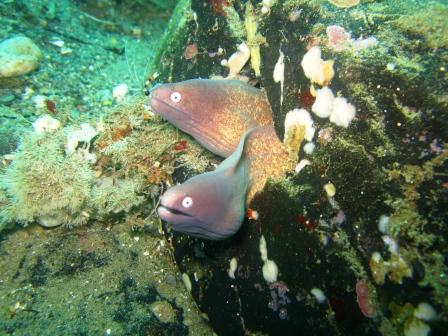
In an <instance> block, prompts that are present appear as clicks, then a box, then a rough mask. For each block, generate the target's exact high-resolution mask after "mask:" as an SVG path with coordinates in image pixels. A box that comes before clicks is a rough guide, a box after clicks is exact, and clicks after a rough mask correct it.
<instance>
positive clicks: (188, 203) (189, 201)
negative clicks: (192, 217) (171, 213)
mask: <svg viewBox="0 0 448 336" xmlns="http://www.w3.org/2000/svg"><path fill="white" fill-rule="evenodd" d="M192 205H193V200H192V199H191V197H185V198H184V199H183V200H182V206H183V207H184V208H189V207H191V206H192Z"/></svg>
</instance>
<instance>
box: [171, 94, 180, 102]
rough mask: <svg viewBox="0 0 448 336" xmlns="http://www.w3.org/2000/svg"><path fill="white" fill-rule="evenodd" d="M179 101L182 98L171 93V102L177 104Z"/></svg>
mask: <svg viewBox="0 0 448 336" xmlns="http://www.w3.org/2000/svg"><path fill="white" fill-rule="evenodd" d="M181 99H182V96H181V94H180V93H179V92H173V93H172V94H171V101H172V102H173V103H178V102H180V100H181Z"/></svg>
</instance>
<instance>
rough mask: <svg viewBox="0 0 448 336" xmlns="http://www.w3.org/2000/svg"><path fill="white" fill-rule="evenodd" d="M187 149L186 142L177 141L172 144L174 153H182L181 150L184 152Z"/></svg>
mask: <svg viewBox="0 0 448 336" xmlns="http://www.w3.org/2000/svg"><path fill="white" fill-rule="evenodd" d="M187 147H188V142H187V140H180V141H178V142H176V143H175V144H174V147H173V148H174V150H176V151H182V150H185V149H187Z"/></svg>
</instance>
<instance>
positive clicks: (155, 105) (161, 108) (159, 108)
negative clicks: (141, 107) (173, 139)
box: [151, 96, 184, 116]
mask: <svg viewBox="0 0 448 336" xmlns="http://www.w3.org/2000/svg"><path fill="white" fill-rule="evenodd" d="M151 107H152V109H153V111H154V112H156V113H157V114H162V115H163V116H166V115H167V114H170V113H173V112H177V113H184V112H183V111H182V110H180V109H178V108H176V107H174V106H173V105H170V104H168V103H167V102H165V101H164V100H162V99H159V98H157V97H154V96H151Z"/></svg>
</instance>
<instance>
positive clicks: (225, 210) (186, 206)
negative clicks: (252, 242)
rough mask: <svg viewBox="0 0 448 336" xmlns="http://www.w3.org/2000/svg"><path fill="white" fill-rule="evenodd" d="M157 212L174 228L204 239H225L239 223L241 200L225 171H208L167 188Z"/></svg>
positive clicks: (241, 219)
mask: <svg viewBox="0 0 448 336" xmlns="http://www.w3.org/2000/svg"><path fill="white" fill-rule="evenodd" d="M243 197H244V196H243ZM157 213H158V215H159V217H160V218H161V219H163V220H165V221H166V222H168V223H170V224H171V227H172V228H173V230H174V231H179V232H183V233H187V234H189V235H192V236H196V237H200V238H205V239H212V240H218V239H225V238H227V237H230V236H232V235H233V234H234V233H235V232H237V231H238V230H239V228H240V226H241V223H242V221H243V218H244V200H243V201H241V197H240V195H238V194H235V190H234V188H233V186H231V185H229V182H228V179H227V177H226V176H225V174H224V175H222V174H216V173H215V172H210V173H205V174H201V175H198V176H195V177H193V178H191V179H190V180H188V181H186V182H185V183H184V184H181V185H177V186H175V187H172V188H171V189H168V191H166V192H165V194H164V195H163V196H162V197H161V198H160V206H159V207H158V209H157Z"/></svg>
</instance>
